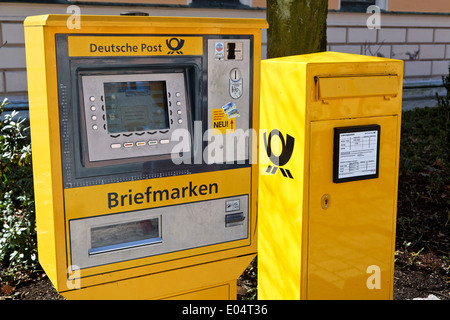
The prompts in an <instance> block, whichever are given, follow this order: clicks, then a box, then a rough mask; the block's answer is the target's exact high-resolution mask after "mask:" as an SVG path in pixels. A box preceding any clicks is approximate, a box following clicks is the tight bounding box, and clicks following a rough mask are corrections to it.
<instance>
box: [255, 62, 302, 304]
mask: <svg viewBox="0 0 450 320" xmlns="http://www.w3.org/2000/svg"><path fill="white" fill-rule="evenodd" d="M305 71H306V70H305V67H304V66H302V65H300V64H296V65H291V64H283V63H280V64H276V63H275V64H271V63H270V62H269V61H267V60H266V61H262V69H261V124H260V125H261V130H262V131H261V132H262V133H264V132H265V133H266V137H264V136H263V135H261V134H260V138H261V140H260V142H259V145H260V161H259V172H260V177H259V179H260V183H259V186H260V188H259V198H258V208H259V210H258V215H259V216H258V224H259V225H258V233H259V236H258V298H260V299H299V298H300V291H301V287H300V286H301V284H302V281H301V275H300V270H301V263H302V237H303V232H302V230H303V228H304V223H305V221H304V219H303V207H302V206H303V199H304V196H305V195H304V193H303V192H304V190H305V189H304V187H303V184H304V165H305V164H304V157H303V154H304V152H305V139H304V137H305V135H304V130H305V123H306V114H305V105H304V103H305V100H304V99H301V98H299V97H301V96H302V93H303V92H305V90H306V83H305V82H303V81H298V79H301V77H302V75H303V76H304V75H305ZM277 83H278V84H281V83H283V85H275V84H277ZM286 106H289V107H286ZM273 129H279V130H280V133H281V134H282V135H283V137H286V135H287V134H289V135H291V136H293V137H295V142H294V153H293V154H292V159H296V162H293V161H292V160H290V161H289V162H288V164H286V165H285V166H284V167H283V168H287V169H289V170H290V172H291V174H292V176H293V177H294V179H287V178H285V177H284V176H283V175H282V173H281V171H280V170H279V169H277V171H276V173H275V174H270V173H267V170H268V167H269V165H271V162H270V161H269V159H268V156H267V153H266V149H265V144H266V143H267V141H264V140H267V138H268V135H269V133H270V132H271V130H273ZM277 142H278V143H277ZM279 142H280V139H279V138H277V137H275V138H273V139H272V145H271V147H272V148H273V149H274V150H273V152H274V154H276V155H279V154H280V152H281V150H279V149H280V148H279V147H280V143H279ZM275 149H278V150H275ZM271 170H272V169H271ZM280 261H282V263H280Z"/></svg>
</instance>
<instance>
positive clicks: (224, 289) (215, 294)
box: [162, 281, 236, 300]
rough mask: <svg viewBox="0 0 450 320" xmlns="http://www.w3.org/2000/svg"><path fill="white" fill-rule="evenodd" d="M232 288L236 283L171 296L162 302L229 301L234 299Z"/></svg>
mask: <svg viewBox="0 0 450 320" xmlns="http://www.w3.org/2000/svg"><path fill="white" fill-rule="evenodd" d="M233 286H234V287H235V288H236V281H232V282H231V283H229V284H224V285H221V286H217V287H213V288H206V289H200V290H196V291H192V292H187V293H183V294H180V295H176V296H171V297H168V298H164V299H162V300H230V299H233V298H234V297H236V292H235V291H236V289H235V290H234V291H233V290H232V287H233Z"/></svg>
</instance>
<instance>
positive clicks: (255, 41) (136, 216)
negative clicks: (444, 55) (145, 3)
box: [24, 15, 267, 299]
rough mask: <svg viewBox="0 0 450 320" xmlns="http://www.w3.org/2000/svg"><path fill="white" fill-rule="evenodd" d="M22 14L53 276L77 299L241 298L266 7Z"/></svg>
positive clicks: (251, 216) (250, 250)
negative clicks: (229, 15) (209, 13)
mask: <svg viewBox="0 0 450 320" xmlns="http://www.w3.org/2000/svg"><path fill="white" fill-rule="evenodd" d="M24 25H25V42H26V58H27V70H28V88H29V101H30V118H31V131H32V136H31V139H32V148H33V170H34V184H35V194H36V215H37V233H38V253H39V261H40V263H41V265H42V267H43V268H44V270H45V272H46V273H47V275H48V277H49V278H50V280H51V281H52V283H53V285H54V286H55V288H56V289H57V290H58V291H59V292H60V293H61V294H62V295H63V296H64V297H66V298H68V299H235V298H236V280H237V278H238V277H239V276H240V274H241V273H242V272H243V271H244V270H245V268H246V267H247V265H248V264H249V263H250V262H251V261H252V259H253V258H254V257H255V255H256V248H257V237H256V236H257V231H256V201H257V192H255V191H256V190H257V187H258V183H257V182H258V170H257V167H256V164H253V162H255V163H256V155H257V154H256V151H254V150H256V148H257V146H256V144H257V141H256V140H257V139H255V138H254V137H253V135H252V134H251V133H252V132H253V131H254V130H258V128H259V81H260V76H259V70H260V59H261V58H260V56H261V53H260V50H261V49H260V44H261V28H265V27H267V23H266V22H265V20H257V19H213V18H211V19H210V18H177V17H147V16H81V17H80V25H79V26H78V28H74V27H73V26H72V25H71V20H70V16H68V15H44V16H34V17H28V18H27V19H26V20H25V22H24ZM69 26H71V27H70V28H69Z"/></svg>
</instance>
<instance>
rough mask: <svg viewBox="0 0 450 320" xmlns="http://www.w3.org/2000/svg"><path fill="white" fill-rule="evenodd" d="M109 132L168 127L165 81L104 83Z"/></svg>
mask: <svg viewBox="0 0 450 320" xmlns="http://www.w3.org/2000/svg"><path fill="white" fill-rule="evenodd" d="M104 90H105V109H106V110H105V111H106V123H107V128H108V132H109V133H122V132H136V131H146V130H159V129H168V128H169V112H168V108H167V99H166V82H165V81H127V82H107V83H104Z"/></svg>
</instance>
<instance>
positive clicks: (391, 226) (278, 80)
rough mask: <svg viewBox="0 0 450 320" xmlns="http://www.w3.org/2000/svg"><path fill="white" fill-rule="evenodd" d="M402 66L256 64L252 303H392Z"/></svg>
mask: <svg viewBox="0 0 450 320" xmlns="http://www.w3.org/2000/svg"><path fill="white" fill-rule="evenodd" d="M402 77H403V64H402V61H397V60H391V59H384V58H378V57H368V56H361V55H352V54H344V53H335V52H323V53H317V54H308V55H301V56H291V57H284V58H277V59H269V60H265V61H263V62H262V71H261V115H262V117H261V124H260V125H261V129H262V130H263V134H262V135H261V138H262V139H263V140H262V141H260V146H261V148H260V189H259V203H258V209H259V217H258V224H259V229H258V232H259V236H258V237H259V244H258V288H259V289H258V297H259V298H262V299H392V294H393V271H394V245H395V223H396V209H397V184H398V182H397V181H398V159H399V145H400V121H401V120H400V117H401V101H402Z"/></svg>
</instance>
